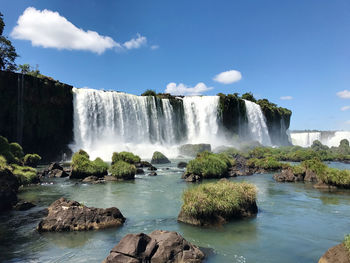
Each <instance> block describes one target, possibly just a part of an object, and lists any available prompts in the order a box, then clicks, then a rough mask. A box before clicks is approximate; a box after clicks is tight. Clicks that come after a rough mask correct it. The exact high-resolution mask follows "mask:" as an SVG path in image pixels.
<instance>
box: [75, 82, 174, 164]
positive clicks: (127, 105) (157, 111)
mask: <svg viewBox="0 0 350 263" xmlns="http://www.w3.org/2000/svg"><path fill="white" fill-rule="evenodd" d="M157 100H159V99H156V98H155V97H150V96H147V97H144V96H135V95H131V94H126V93H120V92H112V91H99V90H93V89H76V88H74V89H73V103H74V140H75V143H74V144H73V145H72V149H73V151H76V150H78V149H80V148H82V149H85V150H86V151H87V152H88V153H89V154H90V155H91V156H92V157H93V158H94V157H97V156H100V157H101V158H103V159H105V160H110V158H111V156H112V153H113V152H114V151H124V150H126V151H132V152H134V153H137V154H140V155H142V156H147V157H150V156H151V155H152V153H153V152H152V150H150V146H153V148H154V147H156V146H157V145H158V146H159V147H158V148H162V150H163V151H164V152H169V150H171V149H170V148H169V147H165V146H163V147H162V145H175V143H176V138H175V133H174V131H175V129H176V128H177V127H174V123H173V118H174V116H173V114H174V113H173V109H172V106H171V104H170V102H169V100H168V99H163V100H161V103H159V104H158V102H157Z"/></svg>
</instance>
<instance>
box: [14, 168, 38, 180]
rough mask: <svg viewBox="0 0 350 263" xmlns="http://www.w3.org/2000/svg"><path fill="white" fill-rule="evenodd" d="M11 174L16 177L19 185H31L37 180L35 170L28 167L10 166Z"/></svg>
mask: <svg viewBox="0 0 350 263" xmlns="http://www.w3.org/2000/svg"><path fill="white" fill-rule="evenodd" d="M11 168H12V173H13V174H14V175H15V176H16V177H17V179H18V181H19V183H20V184H31V183H34V182H36V181H37V180H38V176H37V174H36V169H34V168H32V167H29V166H20V165H17V164H12V165H11Z"/></svg>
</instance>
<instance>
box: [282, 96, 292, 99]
mask: <svg viewBox="0 0 350 263" xmlns="http://www.w3.org/2000/svg"><path fill="white" fill-rule="evenodd" d="M292 99H293V97H292V96H282V97H280V100H292Z"/></svg>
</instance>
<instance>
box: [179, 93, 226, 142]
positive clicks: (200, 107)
mask: <svg viewBox="0 0 350 263" xmlns="http://www.w3.org/2000/svg"><path fill="white" fill-rule="evenodd" d="M218 104H219V96H190V97H184V99H183V106H184V111H185V122H186V126H187V133H188V137H187V139H188V141H189V142H190V143H203V142H206V143H213V144H214V145H215V144H216V142H217V141H218V139H219V138H218V130H219V124H218V118H217V109H218Z"/></svg>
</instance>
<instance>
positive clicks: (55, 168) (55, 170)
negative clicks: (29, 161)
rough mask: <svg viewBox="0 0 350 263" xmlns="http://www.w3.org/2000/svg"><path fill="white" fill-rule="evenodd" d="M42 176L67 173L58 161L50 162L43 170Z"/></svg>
mask: <svg viewBox="0 0 350 263" xmlns="http://www.w3.org/2000/svg"><path fill="white" fill-rule="evenodd" d="M42 176H48V177H62V178H63V177H68V176H69V174H68V173H67V171H65V170H64V168H63V167H62V166H61V165H60V164H59V163H51V164H50V165H49V166H48V167H47V168H46V169H45V170H44V171H43V172H42Z"/></svg>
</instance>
